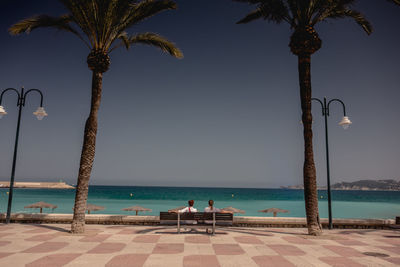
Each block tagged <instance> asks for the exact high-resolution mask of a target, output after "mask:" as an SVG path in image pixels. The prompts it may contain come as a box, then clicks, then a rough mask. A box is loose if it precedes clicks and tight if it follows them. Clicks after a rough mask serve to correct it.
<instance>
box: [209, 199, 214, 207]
mask: <svg viewBox="0 0 400 267" xmlns="http://www.w3.org/2000/svg"><path fill="white" fill-rule="evenodd" d="M208 206H210V207H212V206H214V200H212V199H210V200H209V201H208Z"/></svg>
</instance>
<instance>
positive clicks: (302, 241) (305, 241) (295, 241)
mask: <svg viewBox="0 0 400 267" xmlns="http://www.w3.org/2000/svg"><path fill="white" fill-rule="evenodd" d="M282 239H283V240H286V241H288V242H289V243H292V244H298V245H314V244H315V243H314V242H312V241H310V240H308V239H305V238H301V237H297V236H284V237H282Z"/></svg>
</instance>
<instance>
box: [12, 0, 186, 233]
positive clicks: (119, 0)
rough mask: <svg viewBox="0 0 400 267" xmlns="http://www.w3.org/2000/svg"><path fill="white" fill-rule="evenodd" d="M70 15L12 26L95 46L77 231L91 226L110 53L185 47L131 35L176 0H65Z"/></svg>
mask: <svg viewBox="0 0 400 267" xmlns="http://www.w3.org/2000/svg"><path fill="white" fill-rule="evenodd" d="M59 1H60V2H61V3H62V5H63V6H64V7H65V8H66V9H67V11H68V14H66V15H62V16H59V17H52V16H48V15H39V16H33V17H30V18H27V19H24V20H21V21H19V22H18V23H16V24H14V25H13V26H11V27H10V29H9V32H10V33H11V34H13V35H17V34H21V33H29V32H31V31H32V30H35V29H37V28H43V27H51V28H55V29H58V30H63V31H67V32H70V33H72V34H74V35H76V36H77V37H78V38H79V39H81V40H82V41H83V42H84V43H85V44H86V46H87V47H88V48H89V49H90V53H89V55H88V57H87V64H88V67H89V69H90V70H91V71H92V99H91V106H90V114H89V117H88V119H87V120H86V124H85V132H84V137H83V146H82V153H81V159H80V166H79V174H78V182H77V188H76V195H75V206H74V217H73V221H72V225H71V232H72V233H83V232H84V231H85V209H86V201H87V195H88V186H89V179H90V174H91V172H92V166H93V161H94V156H95V147H96V134H97V113H98V110H99V107H100V100H101V89H102V79H103V73H104V72H106V71H107V70H108V68H109V66H110V56H109V54H110V52H111V51H113V50H114V49H116V48H119V47H121V46H125V48H126V49H129V48H130V47H131V45H133V44H138V43H141V44H147V45H153V46H156V47H159V48H161V50H162V51H164V52H167V53H169V54H171V55H172V56H174V57H177V58H182V57H183V54H182V52H181V51H180V50H179V49H178V48H177V47H176V46H175V45H174V44H173V43H171V42H170V41H168V40H167V39H164V38H163V37H161V36H160V35H158V34H155V33H149V32H147V33H140V34H135V35H129V34H128V33H127V32H126V30H127V29H128V28H130V27H132V26H134V25H135V24H137V23H139V22H142V21H143V20H145V19H147V18H149V17H151V16H153V15H155V14H157V13H159V12H162V11H165V10H169V9H176V4H175V3H174V2H173V1H172V0H59Z"/></svg>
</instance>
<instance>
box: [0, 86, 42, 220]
mask: <svg viewBox="0 0 400 267" xmlns="http://www.w3.org/2000/svg"><path fill="white" fill-rule="evenodd" d="M8 91H14V92H15V93H17V96H18V101H17V107H19V111H18V122H17V133H16V134H15V146H14V157H13V165H12V169H11V179H10V191H9V193H8V207H7V217H6V223H10V217H11V203H12V197H13V190H14V178H15V164H16V161H17V148H18V137H19V127H20V123H21V113H22V107H24V106H25V100H26V97H27V95H28V94H29V93H30V92H38V93H39V94H40V106H39V107H38V109H37V110H36V111H35V112H33V114H34V115H35V116H36V117H37V119H38V120H42V119H43V118H44V117H46V116H47V113H46V111H45V110H44V108H43V94H42V92H41V91H40V90H39V89H30V90H28V91H26V92H24V87H22V88H21V92H18V90H17V89H14V88H7V89H5V90H3V92H2V93H1V95H0V119H1V118H2V117H3V116H4V115H7V112H6V111H5V109H4V107H3V106H2V105H1V103H2V101H3V95H4V93H5V92H8Z"/></svg>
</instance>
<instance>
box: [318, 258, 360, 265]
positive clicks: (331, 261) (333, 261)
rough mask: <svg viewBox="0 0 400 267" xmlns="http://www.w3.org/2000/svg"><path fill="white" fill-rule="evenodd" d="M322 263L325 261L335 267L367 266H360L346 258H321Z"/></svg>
mask: <svg viewBox="0 0 400 267" xmlns="http://www.w3.org/2000/svg"><path fill="white" fill-rule="evenodd" d="M319 260H320V261H323V262H325V263H327V264H329V265H331V266H335V267H363V266H365V265H362V264H359V263H357V262H355V261H353V260H351V259H349V258H346V257H321V258H319Z"/></svg>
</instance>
